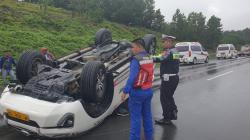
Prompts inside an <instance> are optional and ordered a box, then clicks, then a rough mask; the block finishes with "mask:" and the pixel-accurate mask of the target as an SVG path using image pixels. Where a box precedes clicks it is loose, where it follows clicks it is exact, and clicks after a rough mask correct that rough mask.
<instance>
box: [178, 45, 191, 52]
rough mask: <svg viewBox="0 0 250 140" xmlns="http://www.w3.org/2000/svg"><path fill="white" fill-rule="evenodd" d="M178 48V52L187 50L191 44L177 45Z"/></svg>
mask: <svg viewBox="0 0 250 140" xmlns="http://www.w3.org/2000/svg"><path fill="white" fill-rule="evenodd" d="M176 49H177V51H178V52H187V51H189V46H177V47H176Z"/></svg>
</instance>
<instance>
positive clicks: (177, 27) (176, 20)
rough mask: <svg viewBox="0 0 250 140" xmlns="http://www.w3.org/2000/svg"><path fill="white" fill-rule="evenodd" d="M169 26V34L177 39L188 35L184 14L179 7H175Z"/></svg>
mask: <svg viewBox="0 0 250 140" xmlns="http://www.w3.org/2000/svg"><path fill="white" fill-rule="evenodd" d="M170 26H171V30H170V32H171V34H173V35H175V36H176V37H177V38H178V40H187V38H188V37H187V36H188V25H187V18H186V16H185V15H184V14H183V13H181V11H180V9H177V10H176V12H175V14H174V15H173V19H172V22H171V23H170Z"/></svg>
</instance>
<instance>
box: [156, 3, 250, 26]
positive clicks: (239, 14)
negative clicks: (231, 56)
mask: <svg viewBox="0 0 250 140" xmlns="http://www.w3.org/2000/svg"><path fill="white" fill-rule="evenodd" d="M155 2H156V8H157V9H159V8H160V9H161V11H162V14H163V15H165V18H166V21H167V22H170V21H171V20H172V16H173V14H174V13H175V11H176V9H177V8H179V9H180V10H181V12H183V13H185V15H186V16H187V15H188V13H190V12H192V11H195V12H202V13H203V14H204V15H205V16H206V17H210V16H212V15H216V16H217V17H219V18H221V19H222V24H223V29H224V30H239V29H244V28H246V27H250V0H155ZM207 19H208V18H207Z"/></svg>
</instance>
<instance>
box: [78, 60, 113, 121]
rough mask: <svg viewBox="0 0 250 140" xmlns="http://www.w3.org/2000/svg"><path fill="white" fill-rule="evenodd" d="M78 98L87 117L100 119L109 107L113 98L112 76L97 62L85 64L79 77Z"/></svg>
mask: <svg viewBox="0 0 250 140" xmlns="http://www.w3.org/2000/svg"><path fill="white" fill-rule="evenodd" d="M79 84H80V98H81V99H82V105H83V107H84V109H85V111H86V112H87V113H88V114H89V116H91V117H93V118H97V117H100V116H101V115H102V114H104V113H105V112H106V110H107V109H108V108H109V107H110V105H111V103H112V101H113V96H114V80H113V74H111V73H106V70H105V66H104V65H103V64H102V63H101V62H99V61H90V62H88V63H87V64H85V66H84V68H83V70H82V73H81V77H80V81H79Z"/></svg>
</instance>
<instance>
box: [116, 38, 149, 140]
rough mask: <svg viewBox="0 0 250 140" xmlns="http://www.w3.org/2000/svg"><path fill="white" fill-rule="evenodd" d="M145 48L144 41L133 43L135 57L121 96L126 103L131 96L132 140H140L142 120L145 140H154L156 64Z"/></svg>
mask: <svg viewBox="0 0 250 140" xmlns="http://www.w3.org/2000/svg"><path fill="white" fill-rule="evenodd" d="M144 47H145V43H144V40H143V39H136V40H134V41H133V43H132V52H133V54H134V57H133V58H132V60H131V63H130V74H129V78H128V81H127V84H126V86H125V88H124V90H123V94H122V96H121V98H122V100H123V101H125V99H126V95H127V94H129V112H130V119H131V130H130V140H140V130H141V121H142V120H143V127H144V134H145V139H146V140H153V122H152V114H151V100H152V97H153V91H152V83H153V77H154V76H153V75H154V63H153V60H152V59H151V58H150V55H149V54H148V53H147V52H146V51H145V49H144Z"/></svg>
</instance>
